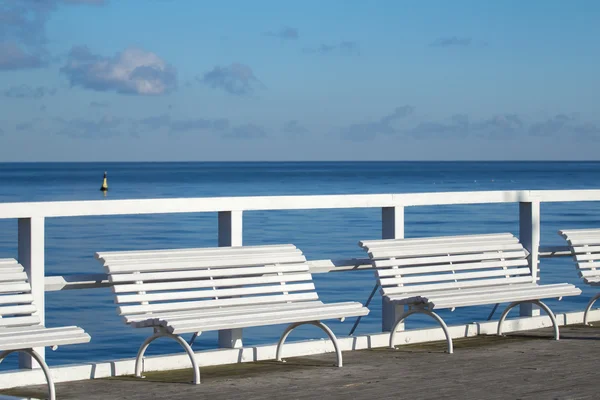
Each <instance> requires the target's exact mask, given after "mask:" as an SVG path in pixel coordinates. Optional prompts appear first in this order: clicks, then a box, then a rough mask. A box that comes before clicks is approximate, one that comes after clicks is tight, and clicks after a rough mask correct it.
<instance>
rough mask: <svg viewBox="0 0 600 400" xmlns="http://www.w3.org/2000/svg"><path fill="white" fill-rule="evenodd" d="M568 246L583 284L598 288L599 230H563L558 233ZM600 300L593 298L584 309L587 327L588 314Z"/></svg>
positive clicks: (599, 284)
mask: <svg viewBox="0 0 600 400" xmlns="http://www.w3.org/2000/svg"><path fill="white" fill-rule="evenodd" d="M558 234H559V235H560V236H562V237H563V238H564V239H565V240H566V241H567V243H568V244H569V249H570V250H571V254H572V255H573V261H575V266H576V267H577V272H578V273H579V276H580V277H581V278H582V279H583V282H585V283H586V284H588V285H590V286H600V229H565V230H561V231H558ZM599 298H600V293H598V294H596V295H595V296H593V297H592V298H591V299H590V301H589V302H588V304H587V307H586V308H585V312H584V314H583V323H584V324H585V325H587V323H588V314H589V312H590V310H591V309H592V306H593V305H594V303H595V302H596V300H598V299H599Z"/></svg>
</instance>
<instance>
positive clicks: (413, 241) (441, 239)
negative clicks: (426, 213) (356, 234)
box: [359, 233, 518, 249]
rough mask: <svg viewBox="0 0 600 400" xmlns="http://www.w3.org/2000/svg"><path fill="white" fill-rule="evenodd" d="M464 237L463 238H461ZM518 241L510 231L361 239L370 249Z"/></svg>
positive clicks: (363, 245) (361, 244)
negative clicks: (458, 235) (457, 235)
mask: <svg viewBox="0 0 600 400" xmlns="http://www.w3.org/2000/svg"><path fill="white" fill-rule="evenodd" d="M462 238H464V239H463V240H461V239H462ZM488 242H490V243H498V242H500V243H518V239H517V238H515V237H514V236H513V235H512V234H510V233H485V234H481V235H461V236H460V237H456V236H436V237H419V238H406V239H402V238H400V239H395V240H392V239H380V240H361V241H360V242H359V245H360V246H361V247H368V248H369V249H381V248H386V247H393V248H404V247H406V248H410V247H416V246H418V247H427V246H432V247H433V246H435V245H437V246H440V245H452V244H455V245H456V244H458V245H464V244H482V243H488Z"/></svg>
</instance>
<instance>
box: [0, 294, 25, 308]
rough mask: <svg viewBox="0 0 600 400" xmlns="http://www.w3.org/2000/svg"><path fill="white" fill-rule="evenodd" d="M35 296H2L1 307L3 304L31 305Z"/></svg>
mask: <svg viewBox="0 0 600 400" xmlns="http://www.w3.org/2000/svg"><path fill="white" fill-rule="evenodd" d="M31 303H33V295H31V294H13V295H4V296H0V305H3V304H31Z"/></svg>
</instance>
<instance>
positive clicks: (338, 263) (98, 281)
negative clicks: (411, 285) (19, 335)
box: [45, 246, 571, 292]
mask: <svg viewBox="0 0 600 400" xmlns="http://www.w3.org/2000/svg"><path fill="white" fill-rule="evenodd" d="M570 255H571V252H570V251H569V248H568V247H567V246H540V251H539V256H540V257H541V258H554V257H569V256H570ZM308 263H309V264H310V272H311V273H313V274H325V273H329V272H344V271H359V270H367V269H371V268H372V266H371V264H370V262H369V259H368V258H350V259H335V260H310V261H308ZM110 286H111V284H110V282H108V280H107V275H106V274H76V275H64V276H47V277H46V279H45V289H46V291H47V292H55V291H59V290H71V289H92V288H99V287H110Z"/></svg>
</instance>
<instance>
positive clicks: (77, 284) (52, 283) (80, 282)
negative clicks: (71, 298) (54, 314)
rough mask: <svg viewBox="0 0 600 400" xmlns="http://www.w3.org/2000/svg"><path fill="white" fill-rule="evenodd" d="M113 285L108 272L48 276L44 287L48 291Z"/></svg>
mask: <svg viewBox="0 0 600 400" xmlns="http://www.w3.org/2000/svg"><path fill="white" fill-rule="evenodd" d="M109 286H111V284H110V282H108V277H107V275H106V274H77V275H64V276H46V277H45V279H44V289H45V290H46V292H55V291H58V290H70V289H92V288H99V287H109Z"/></svg>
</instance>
